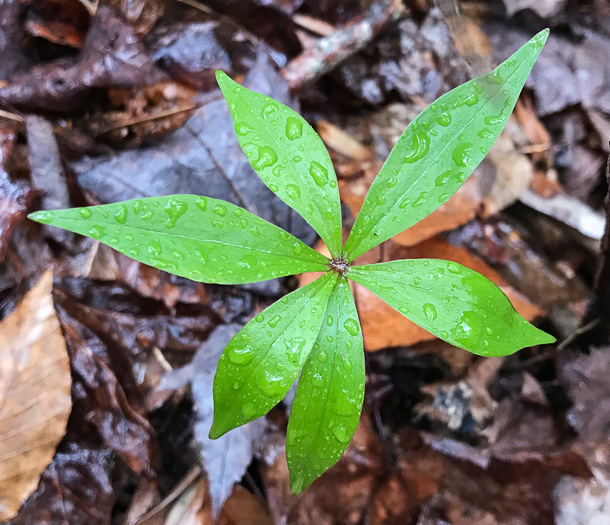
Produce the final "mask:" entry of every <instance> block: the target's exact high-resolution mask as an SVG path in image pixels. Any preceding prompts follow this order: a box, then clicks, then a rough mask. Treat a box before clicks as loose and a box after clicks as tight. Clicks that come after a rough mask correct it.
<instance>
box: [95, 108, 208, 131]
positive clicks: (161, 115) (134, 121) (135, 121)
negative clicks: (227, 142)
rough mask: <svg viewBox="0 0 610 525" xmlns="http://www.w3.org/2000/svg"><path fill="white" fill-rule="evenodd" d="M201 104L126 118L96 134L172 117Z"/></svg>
mask: <svg viewBox="0 0 610 525" xmlns="http://www.w3.org/2000/svg"><path fill="white" fill-rule="evenodd" d="M198 107H199V105H197V104H188V105H187V106H183V107H179V108H176V109H170V110H167V111H160V112H158V113H155V114H154V115H145V116H142V117H134V118H131V119H128V120H124V121H123V122H117V123H115V124H112V125H111V126H107V127H105V128H103V129H102V130H100V131H98V132H97V134H96V136H97V137H99V136H100V135H103V134H104V133H108V132H109V131H114V130H115V129H119V128H124V127H127V126H133V125H134V124H143V123H144V122H152V121H153V120H158V119H162V118H167V117H172V116H174V115H178V114H180V113H186V112H187V111H192V110H194V109H197V108H198Z"/></svg>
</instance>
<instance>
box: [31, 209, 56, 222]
mask: <svg viewBox="0 0 610 525" xmlns="http://www.w3.org/2000/svg"><path fill="white" fill-rule="evenodd" d="M28 219H30V220H31V221H35V222H40V223H42V224H49V223H50V222H51V220H52V219H53V216H52V215H51V212H48V211H44V210H43V211H35V212H33V213H30V214H29V215H28Z"/></svg>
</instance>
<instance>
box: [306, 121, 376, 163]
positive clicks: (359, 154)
mask: <svg viewBox="0 0 610 525" xmlns="http://www.w3.org/2000/svg"><path fill="white" fill-rule="evenodd" d="M316 131H317V132H318V134H319V135H320V138H321V139H322V140H323V141H324V143H325V144H326V145H327V146H328V147H329V148H330V149H333V150H335V151H336V152H337V153H341V154H342V155H345V156H346V157H349V158H350V159H354V160H358V161H365V160H371V159H372V158H373V151H372V150H371V149H370V148H367V147H366V146H363V145H362V144H360V143H359V142H358V141H357V140H356V139H355V138H353V137H352V136H351V135H350V134H349V133H346V132H345V131H343V130H342V129H341V128H339V127H337V126H335V125H334V124H332V123H330V122H327V121H326V120H320V121H318V122H317V123H316Z"/></svg>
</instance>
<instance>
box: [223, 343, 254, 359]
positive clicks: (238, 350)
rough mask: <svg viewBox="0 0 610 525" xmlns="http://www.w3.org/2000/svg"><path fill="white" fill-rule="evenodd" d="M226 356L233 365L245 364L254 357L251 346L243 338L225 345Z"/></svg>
mask: <svg viewBox="0 0 610 525" xmlns="http://www.w3.org/2000/svg"><path fill="white" fill-rule="evenodd" d="M227 357H228V358H229V361H231V363H233V364H234V365H245V364H247V363H249V362H250V361H252V359H254V352H253V351H252V348H251V347H250V346H248V344H247V343H246V342H245V341H243V340H237V341H235V343H234V344H231V345H229V346H227Z"/></svg>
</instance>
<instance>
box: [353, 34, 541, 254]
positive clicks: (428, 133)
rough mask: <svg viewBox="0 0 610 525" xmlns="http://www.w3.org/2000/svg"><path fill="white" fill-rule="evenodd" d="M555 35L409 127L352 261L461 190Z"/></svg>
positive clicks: (360, 230)
mask: <svg viewBox="0 0 610 525" xmlns="http://www.w3.org/2000/svg"><path fill="white" fill-rule="evenodd" d="M548 34H549V31H548V30H544V31H542V32H540V33H538V35H536V36H535V37H534V38H532V39H531V40H530V41H529V42H528V43H527V44H525V45H524V46H523V47H521V48H520V49H519V50H518V51H517V52H516V53H515V54H514V55H512V56H511V57H510V58H509V59H508V60H506V61H505V62H503V63H502V64H500V65H499V66H498V67H497V68H496V69H494V70H493V71H492V72H491V73H489V74H488V75H484V76H481V77H478V78H475V79H473V80H471V81H469V82H466V83H465V84H463V85H461V86H459V87H457V88H455V89H453V90H452V91H450V92H449V93H446V94H445V95H443V96H442V97H440V98H439V99H437V100H436V101H435V102H434V103H433V104H431V105H430V106H428V108H426V109H425V110H424V111H422V112H421V113H420V115H419V116H418V117H417V118H416V119H415V120H414V121H413V122H412V123H411V124H410V125H409V127H408V128H407V129H406V130H405V132H404V133H403V134H402V136H401V137H400V139H398V142H397V143H396V146H394V149H393V150H392V152H391V153H390V155H389V157H388V158H387V160H386V162H385V164H384V165H383V167H382V168H381V171H380V172H379V174H378V175H377V177H376V178H375V180H374V181H373V184H372V185H371V188H370V190H369V192H368V195H367V196H366V199H365V201H364V204H363V205H362V209H361V210H360V213H359V214H358V217H357V218H356V222H355V223H354V227H353V228H352V231H351V233H350V236H349V238H348V240H347V242H346V244H345V247H344V250H345V251H346V252H347V256H348V261H353V260H354V259H356V258H357V257H359V256H360V255H362V254H363V253H365V252H366V251H368V250H370V249H371V248H373V247H374V246H377V245H378V244H380V243H382V242H384V241H386V240H388V239H389V238H390V237H393V236H394V235H396V234H398V233H400V232H402V231H403V230H405V229H407V228H409V227H411V226H413V225H414V224H415V223H417V222H419V221H420V220H422V219H423V218H424V217H426V216H427V215H429V214H430V213H432V212H433V211H434V210H435V209H437V208H438V207H439V206H441V205H442V204H443V203H444V202H445V201H446V200H447V199H449V197H451V196H452V195H453V194H454V193H455V192H456V191H457V190H458V189H459V188H460V186H461V185H462V184H463V183H464V181H465V180H466V178H467V177H468V176H470V174H471V173H472V172H473V171H474V169H475V168H476V167H477V165H478V164H479V163H480V162H481V161H482V160H483V158H484V157H485V155H486V154H487V152H488V151H489V149H490V148H491V146H492V145H493V143H494V142H495V141H496V139H497V138H498V136H499V135H500V132H501V131H502V129H503V128H504V125H505V124H506V121H507V120H508V118H509V116H510V114H511V112H512V110H513V107H514V106H515V104H516V102H517V97H518V95H519V93H520V92H521V89H522V88H523V85H524V84H525V80H526V79H527V77H528V75H529V73H530V71H531V69H532V66H533V65H534V62H535V61H536V59H537V58H538V55H539V54H540V51H541V50H542V48H543V46H544V43H545V42H546V39H547V37H548Z"/></svg>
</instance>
